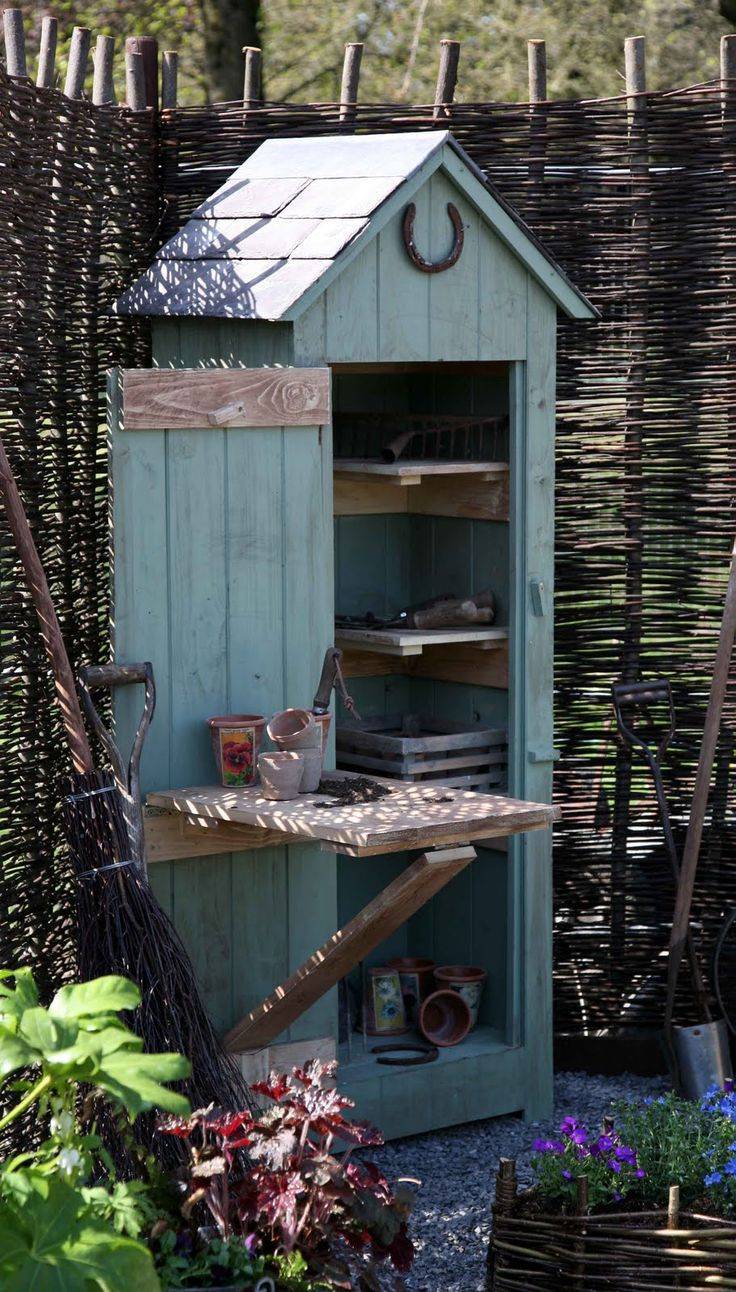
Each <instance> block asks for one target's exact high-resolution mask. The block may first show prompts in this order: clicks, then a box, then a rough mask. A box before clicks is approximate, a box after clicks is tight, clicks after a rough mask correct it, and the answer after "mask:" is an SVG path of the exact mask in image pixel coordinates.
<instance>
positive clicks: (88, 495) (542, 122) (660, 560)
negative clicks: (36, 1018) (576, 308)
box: [0, 79, 736, 1034]
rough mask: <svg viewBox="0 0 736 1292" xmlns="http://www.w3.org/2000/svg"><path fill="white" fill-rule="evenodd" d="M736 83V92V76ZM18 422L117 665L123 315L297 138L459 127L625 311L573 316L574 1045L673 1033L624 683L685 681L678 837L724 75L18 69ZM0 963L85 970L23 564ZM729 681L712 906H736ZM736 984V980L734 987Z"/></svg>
mask: <svg viewBox="0 0 736 1292" xmlns="http://www.w3.org/2000/svg"><path fill="white" fill-rule="evenodd" d="M733 88H734V92H735V93H736V85H734V87H733ZM0 103H2V108H3V119H4V121H5V122H6V123H7V124H6V129H5V131H4V134H3V137H2V139H1V140H0V186H1V189H0V205H1V209H2V217H3V218H2V220H0V247H1V248H2V252H3V268H4V271H5V272H4V275H3V279H2V283H1V284H0V328H2V347H1V350H2V353H1V355H0V374H1V380H0V426H1V427H2V433H3V436H4V438H5V439H6V440H7V443H8V448H9V450H10V452H11V456H12V458H13V462H14V465H15V466H16V469H17V470H18V474H19V478H20V483H21V488H22V491H23V494H24V497H25V498H26V500H27V502H28V504H29V510H30V513H31V519H32V523H33V524H34V527H35V530H36V534H37V537H38V540H39V544H40V547H41V550H42V554H43V557H44V561H45V564H46V567H47V571H48V574H49V578H50V582H51V586H52V591H53V593H54V596H55V598H56V600H57V604H58V607H59V611H60V615H61V619H62V625H63V628H64V631H65V635H66V638H67V641H68V643H69V646H70V648H71V651H72V653H73V656H74V658H75V660H77V661H81V660H83V659H85V660H101V659H104V658H106V657H107V656H108V654H109V635H108V610H109V606H108V575H109V560H108V548H107V520H108V511H107V508H108V501H109V500H108V497H107V478H106V459H105V451H104V429H103V423H104V406H103V391H104V369H105V368H106V367H108V366H110V365H112V364H115V363H126V364H129V363H136V362H138V363H140V362H145V361H146V360H145V346H144V341H143V338H142V336H141V335H140V334H139V333H138V332H136V330H135V329H134V328H131V325H130V323H126V324H125V325H123V324H122V323H118V322H116V321H114V320H113V319H111V318H110V317H109V316H108V315H107V314H106V312H105V311H106V310H107V308H108V306H109V304H110V303H111V301H112V300H114V298H115V296H116V294H117V293H118V292H119V290H120V289H121V288H122V286H123V285H124V284H125V283H127V282H129V281H131V280H132V278H133V277H135V275H136V274H137V273H138V272H139V270H140V269H141V268H142V267H143V266H144V265H145V264H146V262H147V260H148V259H149V258H150V252H151V246H152V238H153V237H154V236H155V234H156V224H157V219H158V216H157V211H158V201H159V197H160V196H161V195H162V196H163V198H164V201H165V218H164V224H163V226H162V228H161V229H160V230H158V238H159V240H161V239H162V238H163V237H164V236H165V235H166V234H168V233H170V232H172V231H173V230H174V229H175V228H176V227H177V226H178V224H179V223H181V221H182V220H183V219H185V218H186V216H187V215H188V214H189V213H190V212H191V210H192V209H193V207H194V205H195V204H196V203H197V202H198V201H200V200H201V199H202V198H204V197H206V196H207V195H208V194H210V193H211V192H212V190H213V189H214V188H216V187H217V185H218V184H219V183H220V182H221V181H222V180H223V178H224V177H225V176H226V175H227V173H228V172H229V171H230V170H231V169H232V168H233V167H234V166H236V165H238V164H239V163H240V162H241V161H243V159H244V158H245V156H246V155H247V154H248V153H249V152H250V151H252V150H253V149H254V148H255V147H257V146H258V144H259V143H260V142H261V141H262V140H263V139H264V138H267V137H271V136H272V135H274V134H284V133H288V134H298V133H311V134H314V133H321V132H326V131H330V132H333V131H336V130H352V129H361V130H401V129H423V128H433V127H436V126H437V125H448V126H450V128H451V129H452V130H453V132H454V133H455V135H456V137H457V138H458V139H459V141H460V142H461V143H462V144H463V145H464V146H465V148H467V150H468V152H469V153H470V154H471V155H472V156H473V158H474V159H475V160H476V161H477V162H478V163H479V164H480V165H481V166H483V167H485V168H487V169H488V170H489V172H490V173H491V174H492V176H493V178H494V180H495V182H496V183H497V184H498V185H499V187H500V188H501V189H502V191H503V192H504V193H505V195H506V196H507V197H508V198H509V199H510V200H511V201H513V202H515V203H516V204H517V205H518V207H519V208H520V210H521V211H522V212H523V213H524V214H525V216H526V217H527V219H528V220H529V222H530V223H531V224H532V226H533V227H534V229H535V231H536V232H538V233H539V234H540V236H541V237H542V238H543V239H544V240H545V241H546V243H547V244H548V246H549V247H550V249H551V250H552V251H553V252H554V254H555V255H556V256H557V257H558V258H559V259H560V261H561V262H562V263H563V265H564V266H565V267H566V269H567V270H568V271H569V272H570V274H571V275H572V276H573V278H574V279H575V281H576V282H577V283H578V284H579V285H580V286H581V287H582V288H583V289H584V290H585V291H587V292H588V293H589V294H590V296H591V297H592V299H593V300H594V301H595V303H596V304H597V305H598V306H599V307H600V309H601V311H602V314H603V319H602V322H600V323H598V324H596V325H594V326H585V327H580V326H576V327H573V326H569V325H566V324H565V325H563V326H562V329H561V345H560V375H559V407H558V494H557V497H558V508H557V534H558V538H557V599H556V614H557V648H556V661H557V662H556V685H557V702H556V703H557V717H556V721H557V741H556V743H557V745H558V746H559V748H560V751H561V758H560V761H559V764H558V768H557V776H556V794H557V798H558V800H559V802H560V804H561V806H562V808H563V812H564V821H563V824H562V826H561V827H560V829H559V831H558V833H557V836H556V845H555V919H556V939H555V976H556V1010H557V1014H556V1027H557V1030H558V1032H570V1033H573V1034H580V1033H583V1032H595V1031H597V1030H599V1029H610V1030H613V1031H619V1030H620V1029H622V1028H628V1027H634V1028H640V1029H641V1028H647V1027H651V1026H656V1025H657V1024H658V1023H659V1022H660V1020H661V1014H662V1005H663V959H662V957H661V952H662V951H663V949H664V947H665V946H666V940H667V932H668V922H669V920H670V917H671V911H672V904H673V892H672V883H671V879H670V876H669V870H668V865H667V861H666V858H665V856H664V854H663V850H662V849H661V847H660V846H659V843H658V839H659V831H658V824H657V820H656V810H655V803H654V797H653V794H652V792H651V788H650V786H649V784H648V782H647V780H646V777H645V776H644V775H643V774H642V769H641V767H639V766H638V765H635V766H634V767H633V768H632V767H631V766H630V764H629V762H628V761H627V760H626V759H625V758H624V757H623V756H622V754H621V752H620V751H619V750H618V747H617V745H616V744H615V742H614V741H613V739H612V731H611V715H610V705H609V699H608V697H609V690H610V683H611V681H612V680H613V679H614V678H615V677H617V676H619V675H620V674H621V673H622V672H623V673H626V674H628V675H629V676H633V675H636V674H637V673H638V672H641V674H642V675H644V676H651V675H652V674H665V675H667V676H669V677H671V679H672V681H673V687H674V692H675V698H676V702H677V708H678V718H679V725H680V738H679V740H678V743H677V745H676V746H675V747H673V751H672V758H671V762H670V766H669V767H668V789H669V793H670V796H671V799H672V802H673V806H674V809H675V817H676V820H677V821H678V822H679V824H680V827H682V823H683V820H684V816H685V813H686V810H687V802H688V792H689V789H690V785H691V781H692V772H693V765H694V758H695V754H696V749H697V741H698V737H699V734H700V730H701V728H702V721H703V715H704V704H705V697H706V693H707V686H708V679H709V669H710V665H711V659H712V654H713V648H714V640H715V631H716V628H717V623H718V620H719V616H720V608H721V599H722V594H723V590H724V587H725V573H726V565H727V555H728V551H729V547H730V543H731V539H732V536H733V532H734V528H736V519H735V517H734V513H733V493H734V481H735V480H736V474H735V472H734V466H735V465H736V434H735V433H734V432H736V368H735V367H734V362H733V349H734V345H735V344H736V287H735V285H734V283H735V279H734V275H736V229H735V227H734V225H735V222H736V202H735V200H734V199H735V198H736V193H735V192H734V189H735V187H736V161H734V158H735V157H736V152H734V140H735V136H736V115H734V116H733V124H732V111H733V109H732V102H731V101H730V100H729V98H725V99H724V96H723V94H722V93H721V91H720V90H719V89H717V88H715V87H707V86H706V87H700V88H698V89H695V90H691V91H683V92H678V93H674V94H669V95H650V96H648V97H647V98H646V99H643V100H640V101H639V104H638V106H637V109H636V110H635V111H633V110H632V107H633V105H631V104H630V105H629V106H628V107H627V104H626V101H625V100H618V99H617V100H611V101H607V102H598V103H562V104H549V105H544V106H538V107H535V108H534V109H529V108H528V107H524V106H507V105H497V104H466V105H458V106H455V107H453V108H452V109H450V116H449V118H448V119H446V120H445V121H439V122H438V121H436V120H434V119H433V117H432V113H431V109H427V108H421V107H418V108H408V107H406V108H405V107H401V108H397V107H392V106H378V107H365V108H363V107H359V108H357V109H356V110H355V112H354V113H353V115H352V118H351V119H350V120H348V121H345V120H340V114H339V110H338V108H336V107H331V106H327V107H324V106H321V107H302V106H291V105H270V106H265V107H263V108H249V109H247V110H246V109H245V108H244V107H243V106H242V105H232V104H231V105H219V106H217V107H212V108H203V109H180V110H176V111H174V110H169V111H168V112H166V113H165V114H164V115H163V117H162V118H161V119H160V122H159V131H158V134H159V144H160V151H159V154H158V156H159V158H160V159H161V174H160V185H161V188H160V190H159V189H158V188H157V176H156V156H155V152H154V146H153V143H152V137H151V127H150V122H149V120H148V118H146V117H144V116H140V117H136V116H135V115H133V116H131V115H130V114H129V113H126V112H124V111H121V110H120V109H114V108H94V109H93V108H91V107H90V105H89V104H87V103H82V102H71V101H70V100H67V99H65V98H64V97H63V96H61V95H60V94H57V93H56V92H52V91H36V90H34V89H33V88H32V87H31V86H30V85H28V84H18V83H10V82H8V81H7V80H5V79H2V80H0ZM0 562H1V564H0V581H1V585H2V586H1V588H0V591H1V593H2V634H3V636H2V666H3V706H2V739H3V757H2V762H1V764H0V777H2V782H1V784H0V812H2V822H1V823H0V831H1V832H2V833H1V834H0V901H2V903H3V910H4V916H3V918H2V920H0V959H1V960H2V962H3V963H12V962H18V961H21V960H25V961H28V960H33V961H34V962H35V963H36V964H37V966H41V967H42V969H43V968H45V970H46V973H47V975H48V976H52V977H56V976H58V974H59V973H60V972H62V970H63V968H64V966H65V965H66V964H67V963H68V957H69V946H70V943H69V938H68V928H67V924H66V909H67V908H66V902H67V890H66V888H65V885H64V883H63V882H60V876H63V872H62V871H60V869H59V868H60V866H61V865H62V861H61V853H60V851H59V848H58V844H59V834H58V825H57V814H56V796H57V792H58V784H59V778H60V774H61V772H62V771H63V770H65V768H66V759H65V754H64V748H63V744H62V742H61V740H60V737H59V731H58V726H57V718H56V714H55V709H54V706H53V703H52V693H51V689H50V687H49V685H48V680H47V671H46V669H45V666H44V661H43V660H42V658H41V657H40V654H39V646H38V638H37V633H36V630H35V625H34V623H33V619H32V615H31V612H30V608H29V606H28V603H27V600H26V598H25V595H24V593H23V591H22V588H21V584H20V579H19V572H18V570H17V568H16V565H15V561H14V555H13V553H12V551H11V550H9V547H8V544H7V541H3V546H2V551H1V553H0ZM734 731H736V710H735V708H734V697H733V696H730V697H729V704H728V707H727V712H726V718H725V722H724V730H723V735H722V740H721V746H720V750H719V763H718V771H717V779H716V792H715V794H714V804H713V824H712V828H711V829H710V830H709V831H708V833H707V835H706V840H705V845H704V851H703V857H702V864H701V868H700V873H699V879H698V888H697V892H696V907H695V915H696V918H698V919H699V920H700V921H701V922H702V925H703V928H704V945H705V947H706V948H707V946H708V945H709V943H710V942H711V941H712V937H713V931H714V928H715V926H716V924H717V922H718V920H719V918H720V914H721V911H722V909H723V908H724V907H725V906H727V905H729V904H731V903H732V902H736V867H734V865H733V860H734V859H733V847H732V840H733V833H732V822H731V818H730V816H729V814H728V812H727V808H726V791H727V788H728V781H729V774H730V763H731V756H732V751H733V750H732V747H733V739H734V735H733V733H734ZM735 989H736V988H735Z"/></svg>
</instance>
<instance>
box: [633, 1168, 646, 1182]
mask: <svg viewBox="0 0 736 1292" xmlns="http://www.w3.org/2000/svg"><path fill="white" fill-rule="evenodd" d="M646 1174H647V1173H646V1171H642V1169H641V1167H639V1169H638V1170H637V1171H634V1176H635V1178H636V1179H637V1180H644V1179H645V1178H646Z"/></svg>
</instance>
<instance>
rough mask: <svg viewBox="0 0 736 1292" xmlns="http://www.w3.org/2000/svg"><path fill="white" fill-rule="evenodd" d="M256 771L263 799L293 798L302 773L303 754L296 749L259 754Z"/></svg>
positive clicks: (297, 792) (300, 781) (296, 793)
mask: <svg viewBox="0 0 736 1292" xmlns="http://www.w3.org/2000/svg"><path fill="white" fill-rule="evenodd" d="M258 772H259V775H260V778H261V794H262V796H263V798H264V799H278V800H285V799H295V798H296V797H297V795H298V794H299V786H300V785H301V783H302V776H303V775H304V755H303V754H301V753H298V752H297V751H296V750H277V751H276V752H275V753H273V754H261V756H260V758H259V759H258Z"/></svg>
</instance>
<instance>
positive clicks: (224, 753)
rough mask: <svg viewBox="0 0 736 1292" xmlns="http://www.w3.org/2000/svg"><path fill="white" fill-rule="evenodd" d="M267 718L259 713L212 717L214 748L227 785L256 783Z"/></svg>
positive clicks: (224, 783) (222, 779)
mask: <svg viewBox="0 0 736 1292" xmlns="http://www.w3.org/2000/svg"><path fill="white" fill-rule="evenodd" d="M265 725H266V719H265V718H264V717H262V716H261V714H259V713H228V714H226V715H224V716H223V717H221V718H210V719H209V720H208V723H207V726H208V727H209V729H210V740H211V741H212V752H213V754H214V755H215V762H216V763H217V770H218V772H219V774H220V780H221V782H222V784H223V785H234V786H241V785H254V784H255V779H256V766H257V763H258V753H259V750H260V748H261V741H262V740H263V728H264V726H265Z"/></svg>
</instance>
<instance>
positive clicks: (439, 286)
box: [418, 173, 481, 411]
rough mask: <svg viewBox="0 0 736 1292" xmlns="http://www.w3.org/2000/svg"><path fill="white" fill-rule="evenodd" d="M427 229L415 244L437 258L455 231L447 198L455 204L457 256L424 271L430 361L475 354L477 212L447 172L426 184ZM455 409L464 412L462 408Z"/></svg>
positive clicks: (476, 334)
mask: <svg viewBox="0 0 736 1292" xmlns="http://www.w3.org/2000/svg"><path fill="white" fill-rule="evenodd" d="M429 195H430V212H431V214H430V229H429V239H428V246H427V249H426V250H425V248H424V245H423V244H422V243H421V242H419V243H418V245H419V249H420V250H421V251H422V252H423V254H424V255H428V256H429V259H430V260H432V261H433V262H434V261H439V260H442V259H443V258H444V257H445V256H447V254H448V253H449V251H450V250H451V249H452V246H453V243H454V238H455V231H454V229H453V226H452V223H451V221H450V217H449V215H448V214H447V205H448V203H449V202H451V203H453V205H454V206H455V207H456V208H457V210H458V211H459V213H460V218H461V219H462V222H463V226H464V234H465V237H464V243H463V249H462V253H461V255H460V259H459V260H458V261H457V263H456V264H455V265H454V266H453V267H452V269H447V270H445V271H444V273H439V274H430V275H429V320H430V339H429V357H430V358H431V359H434V360H440V361H441V360H449V359H474V358H475V357H476V355H478V342H479V330H478V305H479V302H478V291H479V281H478V243H479V226H480V224H481V217H480V216H479V215H478V213H477V212H476V211H475V210H474V209H473V207H472V206H471V204H470V203H469V202H468V201H467V199H466V198H464V197H463V195H462V194H461V193H460V192H459V190H458V188H457V186H456V185H455V184H453V183H452V182H451V180H449V179H448V178H447V176H446V175H443V174H441V173H437V174H435V175H433V176H432V179H431V180H430V183H429ZM458 411H463V410H462V409H460V410H458Z"/></svg>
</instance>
